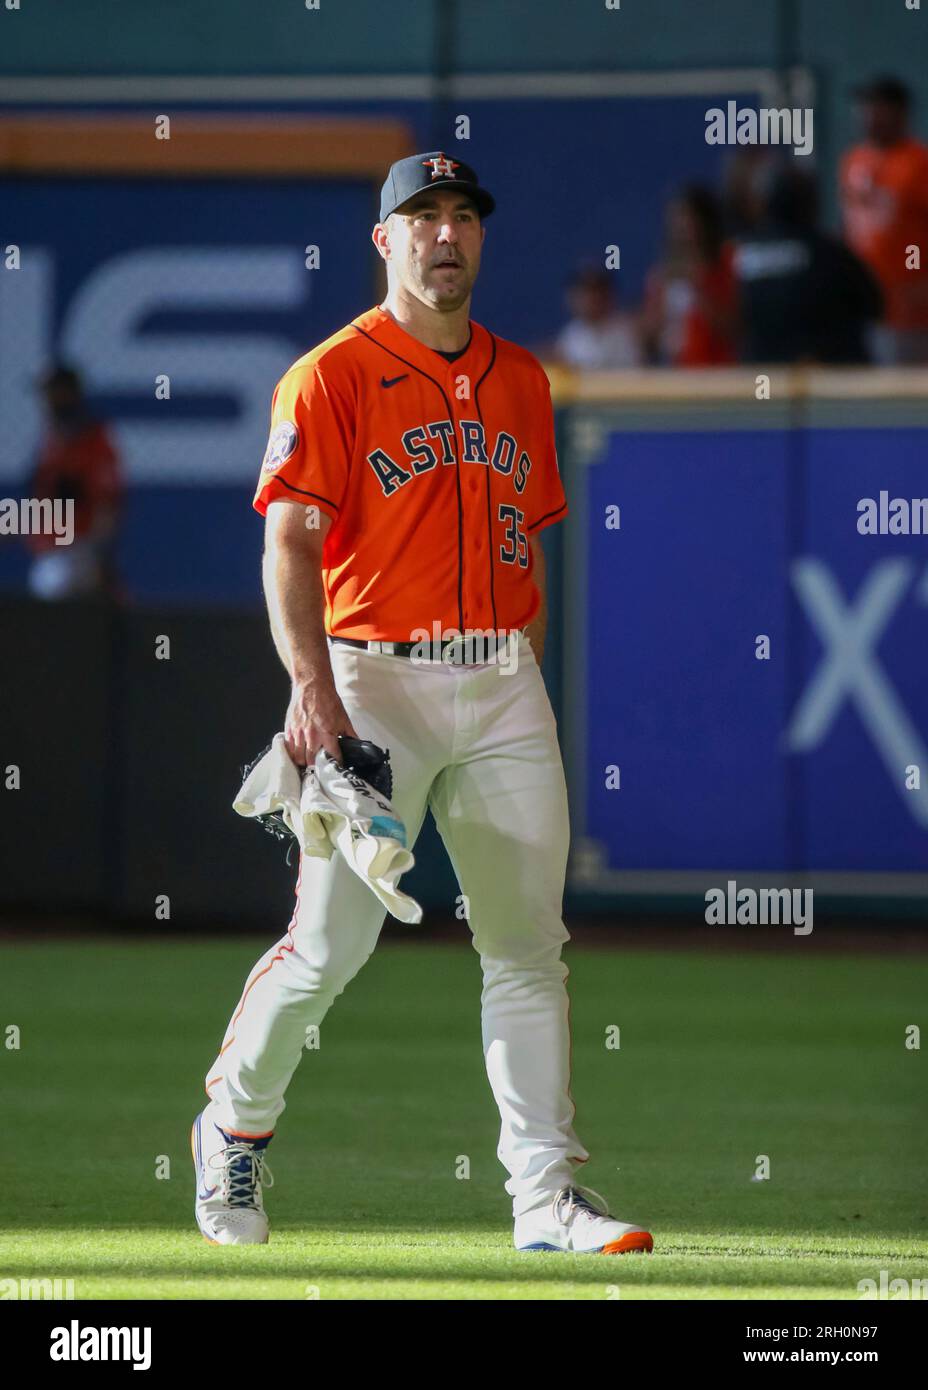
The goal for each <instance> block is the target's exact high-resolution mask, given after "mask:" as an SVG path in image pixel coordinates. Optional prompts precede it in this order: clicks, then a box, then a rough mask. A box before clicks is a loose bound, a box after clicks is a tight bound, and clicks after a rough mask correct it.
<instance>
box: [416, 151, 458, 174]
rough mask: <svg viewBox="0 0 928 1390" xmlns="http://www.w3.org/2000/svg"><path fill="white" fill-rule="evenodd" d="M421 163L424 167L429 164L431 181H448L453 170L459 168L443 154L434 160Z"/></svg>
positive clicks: (425, 160) (424, 160)
mask: <svg viewBox="0 0 928 1390" xmlns="http://www.w3.org/2000/svg"><path fill="white" fill-rule="evenodd" d="M422 163H423V164H424V165H425V166H426V167H428V165H429V164H431V166H432V178H433V179H450V178H451V176H452V174H453V173H454V171H455V169H457V168H459V165H458V164H457V163H456V162H455V161H454V160H453V159H449V158H448V156H447V155H446V154H444V153H442V154H440V155H438V156H437V158H435V159H423V161H422Z"/></svg>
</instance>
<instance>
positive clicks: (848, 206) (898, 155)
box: [841, 140, 928, 328]
mask: <svg viewBox="0 0 928 1390" xmlns="http://www.w3.org/2000/svg"><path fill="white" fill-rule="evenodd" d="M841 200H842V204H843V209H844V232H845V236H846V237H847V240H848V243H849V245H850V246H851V248H852V250H854V251H856V252H857V254H858V256H860V258H861V260H864V261H866V262H867V264H868V265H869V266H870V267H871V269H872V270H873V272H874V274H875V275H876V276H877V278H878V279H879V281H880V284H881V285H882V287H883V293H884V294H885V296H886V314H885V318H886V321H887V323H889V324H891V325H892V326H893V327H895V328H928V286H926V279H925V277H926V275H928V270H925V269H922V270H910V269H908V268H907V266H906V256H907V252H906V247H909V246H918V247H920V248H921V255H922V257H923V258H924V256H925V255H926V251H928V147H926V146H925V145H922V144H920V143H919V141H917V140H900V141H899V143H898V144H896V145H891V146H890V147H889V148H888V149H880V148H879V147H878V146H877V145H870V144H867V145H857V146H856V147H855V148H854V149H852V150H849V151H848V153H847V154H846V155H845V157H844V160H843V162H842V165H841Z"/></svg>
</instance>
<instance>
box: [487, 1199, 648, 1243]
mask: <svg viewBox="0 0 928 1390" xmlns="http://www.w3.org/2000/svg"><path fill="white" fill-rule="evenodd" d="M587 1192H588V1193H590V1195H591V1196H592V1197H595V1198H596V1199H597V1201H599V1202H601V1203H602V1208H601V1209H599V1208H597V1207H596V1206H595V1205H594V1204H593V1202H591V1201H590V1200H589V1198H588V1197H586V1196H584V1193H587ZM512 1240H513V1244H514V1245H515V1247H516V1249H517V1250H572V1251H573V1252H574V1253H575V1254H578V1255H624V1254H625V1253H626V1252H628V1251H631V1250H637V1251H639V1252H646V1253H647V1254H649V1255H650V1253H651V1251H652V1250H653V1249H654V1238H653V1237H652V1235H651V1233H650V1231H646V1230H645V1229H644V1227H643V1226H630V1225H629V1224H628V1223H627V1222H625V1221H616V1219H615V1217H614V1216H610V1215H609V1206H608V1203H607V1202H606V1200H605V1198H604V1197H601V1196H600V1195H599V1193H598V1192H594V1191H593V1189H592V1188H591V1187H584V1188H580V1187H562V1188H561V1190H560V1191H559V1192H558V1193H557V1195H556V1196H555V1198H554V1201H553V1202H548V1203H547V1204H546V1205H545V1206H543V1207H535V1209H534V1210H533V1211H527V1212H525V1213H524V1214H523V1215H522V1216H517V1217H516V1223H515V1230H514V1232H513V1237H512Z"/></svg>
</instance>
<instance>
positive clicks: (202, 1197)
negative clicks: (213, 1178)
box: [197, 1184, 219, 1202]
mask: <svg viewBox="0 0 928 1390" xmlns="http://www.w3.org/2000/svg"><path fill="white" fill-rule="evenodd" d="M218 1191H219V1186H218V1184H217V1185H216V1187H211V1188H210V1190H209V1191H208V1192H198V1193H197V1196H198V1197H199V1199H200V1201H201V1202H208V1201H209V1199H210V1197H212V1195H213V1193H214V1192H218Z"/></svg>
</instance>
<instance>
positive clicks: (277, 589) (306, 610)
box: [263, 545, 334, 686]
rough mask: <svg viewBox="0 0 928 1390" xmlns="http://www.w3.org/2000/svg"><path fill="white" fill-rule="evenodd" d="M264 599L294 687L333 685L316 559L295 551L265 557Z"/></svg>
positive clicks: (284, 547) (273, 552)
mask: <svg viewBox="0 0 928 1390" xmlns="http://www.w3.org/2000/svg"><path fill="white" fill-rule="evenodd" d="M263 579H264V596H265V599H266V601H267V611H268V618H269V619H270V625H271V636H272V638H273V639H274V646H275V647H276V648H277V654H278V656H279V657H280V659H281V661H282V662H283V665H284V667H285V669H286V671H287V674H288V675H289V676H290V679H291V680H292V681H293V682H294V683H295V684H302V685H317V686H318V685H329V684H333V683H334V682H333V677H332V663H331V661H330V660H329V649H328V644H327V641H326V632H325V595H324V593H323V588H322V571H321V568H320V565H319V562H318V557H316V556H314V555H312V554H311V553H310V552H307V551H306V550H303V549H301V548H298V547H296V546H289V545H280V546H274V547H272V548H270V549H268V550H266V551H265V554H264V564H263Z"/></svg>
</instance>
